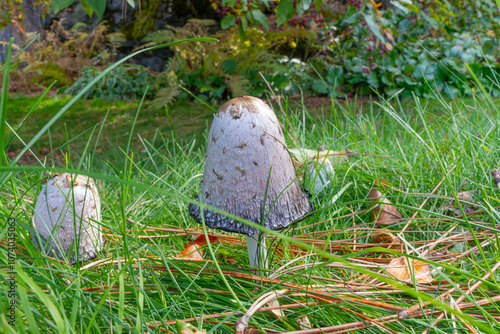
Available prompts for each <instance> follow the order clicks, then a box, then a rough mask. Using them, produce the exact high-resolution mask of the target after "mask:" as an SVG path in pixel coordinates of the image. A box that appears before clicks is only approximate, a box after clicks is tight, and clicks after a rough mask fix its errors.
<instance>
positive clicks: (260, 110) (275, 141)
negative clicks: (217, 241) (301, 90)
mask: <svg viewBox="0 0 500 334" xmlns="http://www.w3.org/2000/svg"><path fill="white" fill-rule="evenodd" d="M268 181H269V185H268ZM266 188H267V198H266ZM201 194H202V202H203V203H204V204H206V205H209V206H212V207H215V208H218V209H220V210H222V211H225V212H228V213H231V214H233V215H236V216H239V217H242V218H245V219H247V220H249V221H252V222H255V223H258V224H262V217H267V218H265V223H264V226H265V227H266V228H269V229H273V230H280V229H283V228H285V227H287V226H288V225H289V224H290V223H292V222H293V221H296V220H299V219H300V218H303V217H305V216H306V215H307V214H309V213H310V212H311V211H312V210H313V207H312V205H311V203H310V202H309V200H308V197H307V196H306V194H305V193H304V192H303V191H302V189H301V187H300V184H299V182H298V178H297V175H296V173H295V169H294V166H293V163H292V160H291V158H290V155H289V153H288V151H287V149H286V147H285V138H284V136H283V132H282V131H281V127H280V124H279V122H278V119H277V118H276V115H275V114H274V112H273V111H272V110H271V108H269V106H268V105H267V104H266V103H265V102H263V101H262V100H260V99H258V98H255V97H251V96H241V97H237V98H234V99H232V100H230V101H228V102H226V103H224V104H223V105H222V106H221V107H220V108H219V109H218V110H217V113H216V114H215V117H214V120H213V123H212V126H211V128H210V133H209V135H208V146H207V154H206V162H205V170H204V174H203V181H202V186H201ZM199 196H200V194H197V195H196V196H195V199H196V200H198V201H199ZM275 202H276V203H275ZM273 204H274V205H273ZM269 209H271V212H269ZM263 211H264V212H265V214H264V215H263ZM189 213H190V215H191V216H192V217H193V218H194V219H195V220H196V221H197V222H198V223H200V224H201V223H202V220H201V215H200V207H199V206H198V205H195V204H191V205H190V206H189ZM203 215H204V220H205V223H206V224H207V226H209V227H210V228H215V229H220V230H225V231H229V232H237V233H242V234H246V235H248V236H252V235H253V234H255V233H256V232H258V230H257V229H256V228H253V227H250V226H248V225H246V224H244V223H240V222H237V221H235V220H234V219H232V218H229V217H227V216H225V215H223V214H220V213H217V212H214V211H211V210H207V209H204V211H203Z"/></svg>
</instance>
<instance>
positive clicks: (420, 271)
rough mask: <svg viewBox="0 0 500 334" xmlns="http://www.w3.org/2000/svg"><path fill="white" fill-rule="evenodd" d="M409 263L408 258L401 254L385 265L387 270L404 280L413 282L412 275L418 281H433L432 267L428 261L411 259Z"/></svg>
mask: <svg viewBox="0 0 500 334" xmlns="http://www.w3.org/2000/svg"><path fill="white" fill-rule="evenodd" d="M409 261H410V265H408V258H406V257H404V256H401V257H398V258H396V259H394V260H392V261H391V262H389V264H388V265H387V266H386V267H385V270H386V271H387V272H388V273H389V274H391V275H392V276H394V277H395V278H397V279H398V280H401V281H403V282H411V281H412V277H414V278H415V280H416V281H417V282H418V283H430V282H432V275H431V267H430V266H429V264H428V263H427V262H424V261H420V260H414V259H410V260H409Z"/></svg>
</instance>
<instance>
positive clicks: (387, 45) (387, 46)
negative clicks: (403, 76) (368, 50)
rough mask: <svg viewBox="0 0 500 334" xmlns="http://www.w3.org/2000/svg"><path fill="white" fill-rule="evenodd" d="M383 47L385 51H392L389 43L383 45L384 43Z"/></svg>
mask: <svg viewBox="0 0 500 334" xmlns="http://www.w3.org/2000/svg"><path fill="white" fill-rule="evenodd" d="M384 46H385V48H386V49H387V50H389V51H392V49H393V47H392V44H391V43H389V42H385V43H384Z"/></svg>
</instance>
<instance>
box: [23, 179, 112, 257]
mask: <svg viewBox="0 0 500 334" xmlns="http://www.w3.org/2000/svg"><path fill="white" fill-rule="evenodd" d="M96 221H97V222H100V221H101V202H100V200H99V194H98V192H97V188H96V186H95V183H94V180H93V179H91V178H89V177H87V176H84V175H75V174H69V173H58V174H53V175H52V176H51V177H50V178H49V179H48V180H47V183H46V184H45V185H44V187H43V188H42V191H41V192H40V194H39V195H38V199H37V201H36V205H35V213H34V216H33V227H34V228H35V230H36V231H37V232H38V233H39V234H40V237H41V239H42V242H43V243H44V245H45V251H46V252H47V253H48V254H50V255H53V256H55V257H58V258H62V257H63V255H64V254H68V251H69V250H70V249H71V250H72V254H71V258H70V263H71V264H74V263H76V252H77V251H78V252H79V261H86V260H89V259H92V258H94V257H95V256H96V255H97V253H98V252H99V251H100V250H101V248H102V245H103V241H102V232H101V226H100V225H99V224H98V223H96ZM75 237H76V240H75ZM32 240H33V242H34V243H35V245H36V246H37V247H38V249H40V246H39V245H38V242H37V238H36V237H35V236H34V235H33V236H32Z"/></svg>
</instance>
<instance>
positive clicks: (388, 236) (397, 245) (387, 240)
mask: <svg viewBox="0 0 500 334" xmlns="http://www.w3.org/2000/svg"><path fill="white" fill-rule="evenodd" d="M371 237H372V242H373V243H377V244H381V246H385V244H388V245H387V247H388V248H389V249H398V250H401V246H402V243H401V239H399V238H398V237H397V236H395V235H394V234H392V233H391V232H390V231H389V230H385V229H382V230H378V231H376V232H374V233H373V234H372V236H371Z"/></svg>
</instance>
